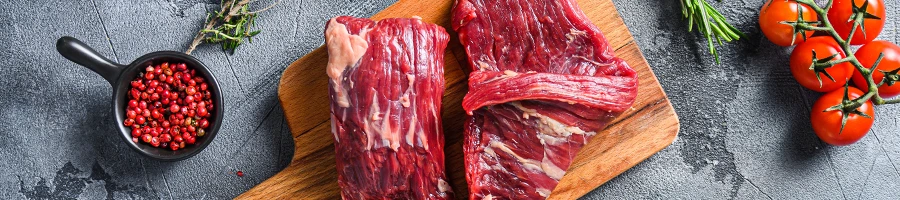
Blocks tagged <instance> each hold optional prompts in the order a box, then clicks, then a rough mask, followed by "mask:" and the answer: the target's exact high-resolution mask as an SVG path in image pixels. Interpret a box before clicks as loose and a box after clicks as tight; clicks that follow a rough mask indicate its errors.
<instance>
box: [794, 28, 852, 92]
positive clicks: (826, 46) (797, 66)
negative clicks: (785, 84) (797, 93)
mask: <svg viewBox="0 0 900 200" xmlns="http://www.w3.org/2000/svg"><path fill="white" fill-rule="evenodd" d="M813 51H815V53H816V58H817V59H820V60H821V59H824V58H827V57H829V56H832V55H835V54H837V56H835V57H834V59H833V60H838V59H842V58H844V57H846V56H844V53H843V51H842V50H841V48H840V46H838V43H837V42H835V41H834V39H832V38H831V37H825V36H822V37H812V38H809V40H808V41H806V42H804V43H801V44H800V45H797V47H795V48H794V51H793V52H791V74H793V75H794V79H795V80H797V82H798V83H800V85H802V86H803V87H806V88H809V89H810V90H813V91H816V92H831V91H834V90H838V89H840V88H842V87H843V86H844V84H845V83H847V80H848V79H850V76H851V75H852V74H853V71H854V70H853V65H850V63H846V62H845V63H841V64H838V65H835V66H832V67H829V68H827V69H825V72H827V73H828V74H829V75H831V77H832V78H834V81H832V80H831V79H829V78H828V76H826V75H825V73H818V75H819V77H818V78H817V77H816V74H817V73H816V72H815V71H813V70H811V69H809V67H810V66H812V58H813ZM819 78H821V80H822V82H821V84H820V83H819Z"/></svg>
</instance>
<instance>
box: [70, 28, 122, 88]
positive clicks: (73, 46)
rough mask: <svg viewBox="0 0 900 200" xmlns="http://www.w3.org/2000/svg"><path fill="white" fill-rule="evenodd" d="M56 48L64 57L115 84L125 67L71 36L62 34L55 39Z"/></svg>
mask: <svg viewBox="0 0 900 200" xmlns="http://www.w3.org/2000/svg"><path fill="white" fill-rule="evenodd" d="M56 50H57V51H59V54H62V56H63V57H66V59H69V60H71V61H72V62H75V63H78V64H79V65H81V66H84V67H87V68H88V69H91V70H92V71H94V72H97V74H100V76H103V78H105V79H106V81H108V82H109V84H110V85H113V86H115V84H116V81H117V80H118V79H119V75H120V74H122V70H123V69H125V66H124V65H120V64H117V63H114V62H112V61H110V60H109V59H108V58H106V57H104V56H102V55H100V53H97V51H94V49H92V48H91V47H89V46H88V45H86V44H84V43H83V42H81V41H79V40H78V39H75V38H73V37H69V36H64V37H62V38H59V40H57V41H56Z"/></svg>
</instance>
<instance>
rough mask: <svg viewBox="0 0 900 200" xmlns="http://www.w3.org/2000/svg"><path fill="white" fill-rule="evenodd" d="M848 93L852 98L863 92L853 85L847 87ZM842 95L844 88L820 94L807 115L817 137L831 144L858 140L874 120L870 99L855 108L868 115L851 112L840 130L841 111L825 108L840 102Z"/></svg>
mask: <svg viewBox="0 0 900 200" xmlns="http://www.w3.org/2000/svg"><path fill="white" fill-rule="evenodd" d="M848 94H849V95H848V96H849V99H850V100H852V99H854V98H857V97H859V96H862V95H863V92H862V91H860V90H859V89H856V88H854V87H849V88H848ZM843 97H844V90H835V91H832V92H829V93H827V94H825V95H822V97H820V98H819V100H817V101H816V104H813V107H812V113H811V114H810V116H809V118H810V120H811V121H812V128H813V131H815V132H816V135H818V136H819V139H822V141H824V142H825V143H828V144H831V145H838V146H843V145H849V144H853V143H855V142H856V141H859V139H862V137H863V136H866V133H868V132H869V129H871V128H872V124H873V123H874V122H875V107H873V106H872V102H871V101H866V103H865V104H863V105H862V106H861V107H859V108H858V109H857V110H858V111H860V112H862V113H865V114H866V115H868V116H869V117H864V116H862V115H859V114H853V113H851V114H849V116H848V117H847V124H846V125H844V129H843V130H841V120H842V119H843V111H841V110H834V111H825V110H827V109H828V108H829V107H832V106H835V105H838V104H840V103H841V102H842V101H843Z"/></svg>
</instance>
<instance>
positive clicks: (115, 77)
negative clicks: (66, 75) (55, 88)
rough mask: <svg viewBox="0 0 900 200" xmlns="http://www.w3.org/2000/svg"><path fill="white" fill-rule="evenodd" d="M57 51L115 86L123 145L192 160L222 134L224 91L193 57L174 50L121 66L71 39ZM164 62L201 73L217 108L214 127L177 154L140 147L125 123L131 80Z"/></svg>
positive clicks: (172, 158)
mask: <svg viewBox="0 0 900 200" xmlns="http://www.w3.org/2000/svg"><path fill="white" fill-rule="evenodd" d="M56 50H57V51H59V53H60V54H62V56H63V57H66V59H69V60H71V61H72V62H75V63H78V64H79V65H81V66H84V67H87V68H88V69H91V70H93V71H94V72H96V73H97V74H100V76H103V78H105V79H106V81H108V82H109V84H110V85H112V88H113V95H112V102H111V103H112V105H113V106H112V107H113V113H115V116H116V123H115V124H116V126H117V127H118V128H119V137H121V138H122V142H125V143H126V144H128V146H129V147H131V148H132V149H134V150H135V151H137V152H138V153H140V154H143V155H145V156H147V157H150V158H154V159H159V160H163V161H178V160H182V159H186V158H189V157H191V156H194V155H197V153H200V151H202V150H203V149H205V148H206V146H208V145H209V143H212V140H213V139H214V138H215V137H216V133H218V132H219V128H220V127H221V126H222V115H223V113H224V109H223V108H224V107H223V106H222V105H223V102H222V92H221V91H220V89H219V82H218V81H216V77H215V76H213V74H212V72H210V71H209V69H208V68H207V67H206V65H204V64H203V63H202V62H200V61H199V60H197V59H196V58H194V57H192V56H190V55H187V54H184V53H181V52H174V51H157V52H153V53H148V54H146V55H144V56H141V57H140V58H138V59H136V60H134V62H131V64H128V65H121V64H117V63H114V62H112V61H110V60H109V59H107V58H106V57H103V56H102V55H100V54H99V53H97V51H94V49H91V47H89V46H87V45H86V44H84V43H82V42H81V41H79V40H78V39H75V38H72V37H68V36H66V37H62V38H60V39H59V40H58V41H57V42H56ZM163 62H169V63H185V64H187V65H188V66H189V67H192V68H193V69H195V70H197V73H198V75H201V76H203V78H204V79H206V81H207V84H208V85H209V91H210V93H211V94H212V100H213V104H214V105H213V106H215V107H214V108H213V110H212V111H211V113H210V119H211V120H210V126H209V128H208V129H207V132H206V135H204V136H202V137H197V141H196V143H194V144H193V145H187V147H185V148H183V149H178V150H177V151H172V150H169V149H163V148H157V147H153V146H150V145H148V144H146V143H139V144H136V143H134V142H132V140H131V127H125V125H124V124H123V121H124V120H125V119H126V117H125V108H126V106H127V103H128V101H127V99H126V96H127V93H128V90H129V89H130V87H131V84H130V83H131V81H132V80H134V79H135V78H136V77H137V74H138V73H139V72H141V71H142V70H143V69H145V68H146V67H147V66H149V65H157V64H160V63H163Z"/></svg>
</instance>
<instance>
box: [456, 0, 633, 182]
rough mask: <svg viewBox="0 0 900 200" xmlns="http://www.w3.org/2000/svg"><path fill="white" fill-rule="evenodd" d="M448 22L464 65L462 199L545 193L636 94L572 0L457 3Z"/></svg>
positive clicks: (625, 69)
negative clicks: (466, 186)
mask: <svg viewBox="0 0 900 200" xmlns="http://www.w3.org/2000/svg"><path fill="white" fill-rule="evenodd" d="M610 12H615V11H610ZM610 14H611V15H612V14H615V13H610ZM451 23H452V26H453V29H455V30H456V31H457V32H458V33H459V37H460V41H461V42H462V44H463V45H464V46H465V48H466V52H467V54H468V58H469V66H471V70H472V72H471V74H470V75H469V93H468V94H466V97H465V98H464V99H463V108H464V109H465V110H466V112H468V114H469V115H470V116H469V117H468V119H467V121H466V125H465V126H466V127H465V136H464V140H465V142H464V144H463V150H464V152H465V164H466V180H467V182H468V184H469V192H470V199H545V198H547V197H548V196H549V195H550V192H551V191H553V189H554V188H555V187H556V185H557V184H558V183H559V180H560V179H561V178H562V177H563V175H564V174H565V173H566V170H567V169H568V168H569V165H570V164H571V163H572V159H573V158H574V157H575V155H576V154H577V153H578V151H579V150H580V149H581V147H583V146H584V145H585V144H586V143H587V142H588V141H589V139H590V138H591V137H593V136H594V135H596V134H597V132H599V131H601V130H602V129H604V128H605V127H606V125H607V124H608V123H609V122H610V121H611V120H612V119H613V118H615V117H616V116H618V115H620V114H621V113H622V112H624V111H626V110H627V109H629V108H630V107H631V105H632V104H633V103H634V100H635V98H636V96H637V87H638V81H637V73H636V72H635V71H634V69H632V68H631V67H629V66H628V64H626V63H625V62H624V61H623V60H622V59H620V58H617V57H615V56H614V55H613V51H612V50H611V49H610V47H609V44H608V43H607V42H606V39H605V38H604V37H603V34H602V33H601V32H600V30H599V29H597V27H596V26H594V25H593V24H591V22H590V21H589V20H588V19H587V18H586V17H585V15H584V13H583V12H582V11H581V10H580V9H579V8H578V6H577V5H576V3H575V2H574V1H572V0H521V1H520V0H457V2H456V4H455V5H454V7H453V10H452V20H451Z"/></svg>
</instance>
